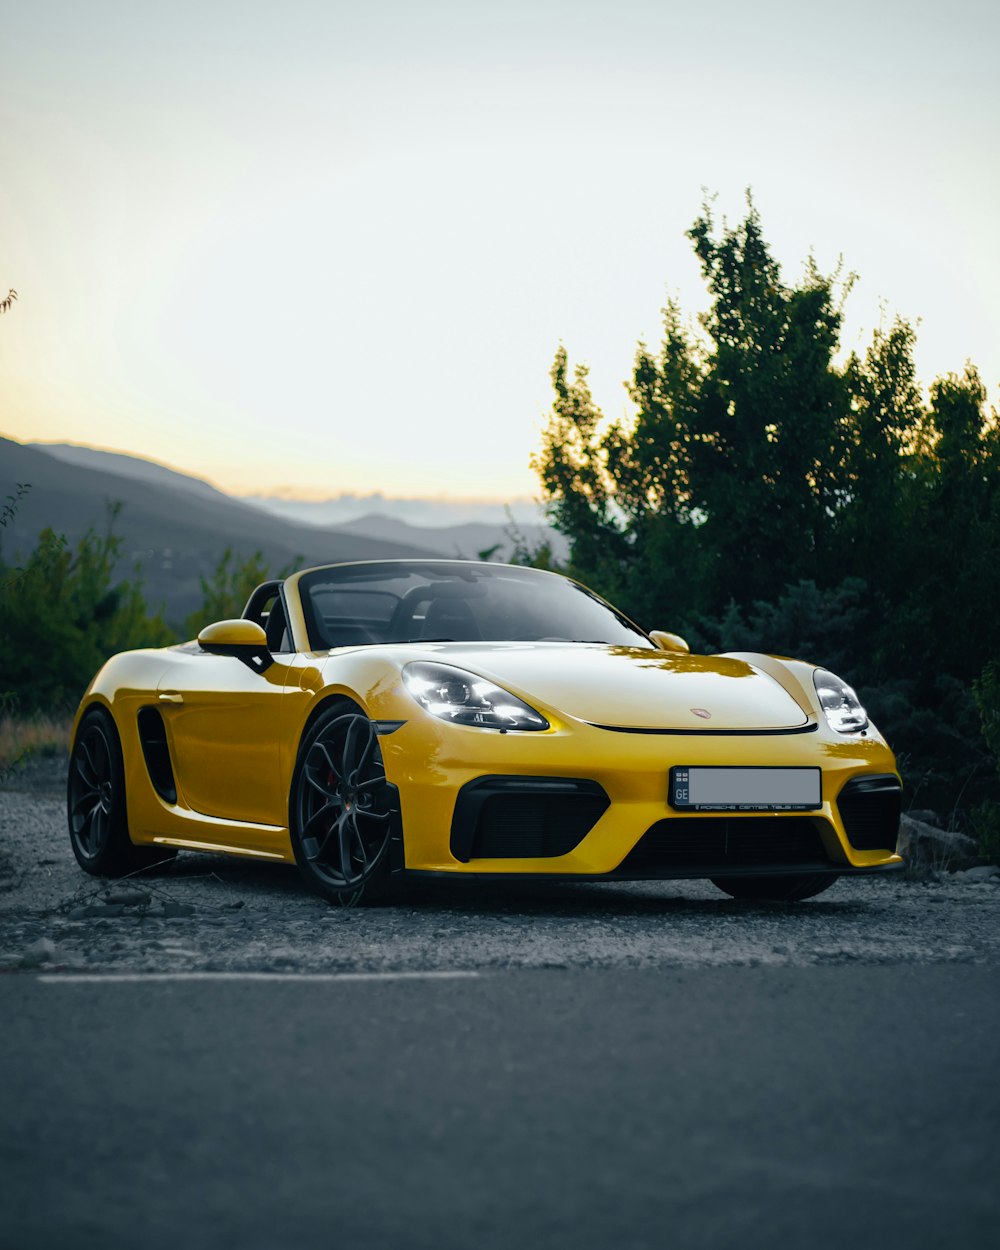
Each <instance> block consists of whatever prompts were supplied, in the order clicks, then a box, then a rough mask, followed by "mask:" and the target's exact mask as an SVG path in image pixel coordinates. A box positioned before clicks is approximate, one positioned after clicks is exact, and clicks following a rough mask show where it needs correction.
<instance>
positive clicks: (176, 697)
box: [159, 690, 184, 703]
mask: <svg viewBox="0 0 1000 1250" xmlns="http://www.w3.org/2000/svg"><path fill="white" fill-rule="evenodd" d="M159 699H160V702H161V703H183V702H184V696H183V695H182V694H181V693H180V691H178V690H162V691H161V692H160V695H159Z"/></svg>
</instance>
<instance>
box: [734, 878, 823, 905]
mask: <svg viewBox="0 0 1000 1250" xmlns="http://www.w3.org/2000/svg"><path fill="white" fill-rule="evenodd" d="M837 879H838V878H837V877H834V876H830V875H828V874H823V875H822V876H820V875H818V874H816V875H813V876H809V877H712V878H711V881H712V884H713V885H714V886H715V887H716V888H717V889H719V890H722V892H723V893H724V894H728V895H729V897H730V898H740V899H756V900H758V901H760V902H773V903H798V902H800V901H801V900H802V899H804V898H814V897H815V896H816V895H817V894H822V893H823V891H824V890H828V889H829V888H830V886H831V885H833V884H834V882H836V881H837Z"/></svg>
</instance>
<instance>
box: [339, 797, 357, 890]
mask: <svg viewBox="0 0 1000 1250" xmlns="http://www.w3.org/2000/svg"><path fill="white" fill-rule="evenodd" d="M352 832H353V833H357V825H356V824H355V823H354V821H353V820H352V819H351V813H350V812H344V814H343V816H341V817H340V819H339V820H338V821H337V839H338V842H339V849H340V870H341V872H342V873H343V876H344V880H345V881H350V879H351V878H352V877H353V876H354V872H353V869H352V865H351V834H352Z"/></svg>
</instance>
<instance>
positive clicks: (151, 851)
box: [66, 708, 177, 877]
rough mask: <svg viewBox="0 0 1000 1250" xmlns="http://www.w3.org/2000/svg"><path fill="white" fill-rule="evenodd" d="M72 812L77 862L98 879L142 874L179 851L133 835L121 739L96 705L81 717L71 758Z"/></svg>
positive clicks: (71, 835) (69, 811)
mask: <svg viewBox="0 0 1000 1250" xmlns="http://www.w3.org/2000/svg"><path fill="white" fill-rule="evenodd" d="M66 814H67V819H68V822H69V839H70V844H71V845H72V847H73V854H74V855H75V856H76V861H77V863H78V864H79V865H80V867H81V868H82V869H83V870H84V872H89V873H92V874H93V875H94V876H95V877H121V876H124V875H126V874H128V873H133V872H140V871H142V870H143V869H146V868H153V867H155V866H156V865H158V864H163V863H168V862H169V861H170V860H172V859H173V858H174V856H175V855H176V854H177V852H176V850H174V849H173V848H172V847H160V846H136V845H135V844H134V843H133V842H132V839H131V838H130V837H129V832H128V813H127V810H126V798H125V769H124V767H123V764H122V748H121V742H120V741H119V738H118V730H117V729H116V728H115V723H114V721H113V720H112V718H111V714H110V713H109V712H106V711H105V710H104V709H103V708H91V709H90V711H89V712H87V714H86V715H85V716H84V717H83V719H82V720H81V721H80V727H79V729H78V730H77V734H76V738H75V740H74V742H73V751H72V753H71V755H70V759H69V777H68V778H67V783H66Z"/></svg>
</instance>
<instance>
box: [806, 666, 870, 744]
mask: <svg viewBox="0 0 1000 1250" xmlns="http://www.w3.org/2000/svg"><path fill="white" fill-rule="evenodd" d="M813 684H814V685H815V687H816V693H817V695H819V701H820V706H821V707H822V708H823V714H824V715H825V716H826V722H827V724H828V725H829V726H830V728H831V729H835V730H836V731H837V733H839V734H856V733H860V732H861V730H862V729H866V728H867V727H868V713H867V712H866V711H865V709H864V708H863V707H862V706H861V700H860V699H859V698H858V696H857V695H856V694H855V693H854V691H853V690H852V689H851V687H850V686H849V685H848V684H847V682H846V681H844V680H843V679H842V678H840V677H837V676H835V675H834V674H833V673H830V672H828V671H827V670H826V669H825V668H818V669H817V670H816V671H815V673H813Z"/></svg>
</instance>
